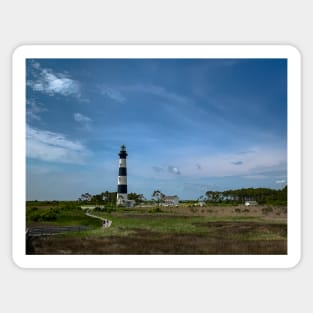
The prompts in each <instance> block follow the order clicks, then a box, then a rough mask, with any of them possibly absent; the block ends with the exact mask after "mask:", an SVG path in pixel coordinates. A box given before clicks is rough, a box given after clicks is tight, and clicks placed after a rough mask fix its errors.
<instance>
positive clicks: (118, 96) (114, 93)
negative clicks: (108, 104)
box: [100, 85, 126, 103]
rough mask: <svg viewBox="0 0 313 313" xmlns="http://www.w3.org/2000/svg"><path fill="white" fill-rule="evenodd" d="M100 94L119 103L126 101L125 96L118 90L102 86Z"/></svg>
mask: <svg viewBox="0 0 313 313" xmlns="http://www.w3.org/2000/svg"><path fill="white" fill-rule="evenodd" d="M100 93H101V94H102V95H103V96H106V97H109V98H110V99H112V100H114V101H116V102H119V103H123V102H125V101H126V98H125V96H124V95H123V94H122V93H121V92H120V91H119V90H118V89H117V88H113V87H109V86H106V85H102V86H100Z"/></svg>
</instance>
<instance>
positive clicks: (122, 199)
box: [116, 193, 135, 208]
mask: <svg viewBox="0 0 313 313" xmlns="http://www.w3.org/2000/svg"><path fill="white" fill-rule="evenodd" d="M116 205H117V206H120V207H124V208H132V207H133V206H134V205H135V201H134V200H128V198H127V193H125V194H123V193H118V194H117V201H116Z"/></svg>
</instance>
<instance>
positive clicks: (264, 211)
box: [262, 206, 273, 214]
mask: <svg viewBox="0 0 313 313" xmlns="http://www.w3.org/2000/svg"><path fill="white" fill-rule="evenodd" d="M271 212H273V208H272V207H269V206H268V207H265V208H262V213H264V214H267V213H271Z"/></svg>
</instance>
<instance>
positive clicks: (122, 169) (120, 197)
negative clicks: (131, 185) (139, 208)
mask: <svg viewBox="0 0 313 313" xmlns="http://www.w3.org/2000/svg"><path fill="white" fill-rule="evenodd" d="M118 155H119V156H120V161H119V168H118V181H117V201H116V204H117V205H121V206H128V205H127V204H128V199H127V169H126V158H127V155H128V154H127V152H126V147H125V146H124V145H122V146H121V151H120V153H119V154H118Z"/></svg>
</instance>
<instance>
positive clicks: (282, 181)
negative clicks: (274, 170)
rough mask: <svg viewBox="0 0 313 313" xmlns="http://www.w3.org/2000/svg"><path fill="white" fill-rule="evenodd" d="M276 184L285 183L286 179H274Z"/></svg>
mask: <svg viewBox="0 0 313 313" xmlns="http://www.w3.org/2000/svg"><path fill="white" fill-rule="evenodd" d="M275 183H276V184H285V183H286V180H285V179H280V180H276V181H275Z"/></svg>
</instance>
